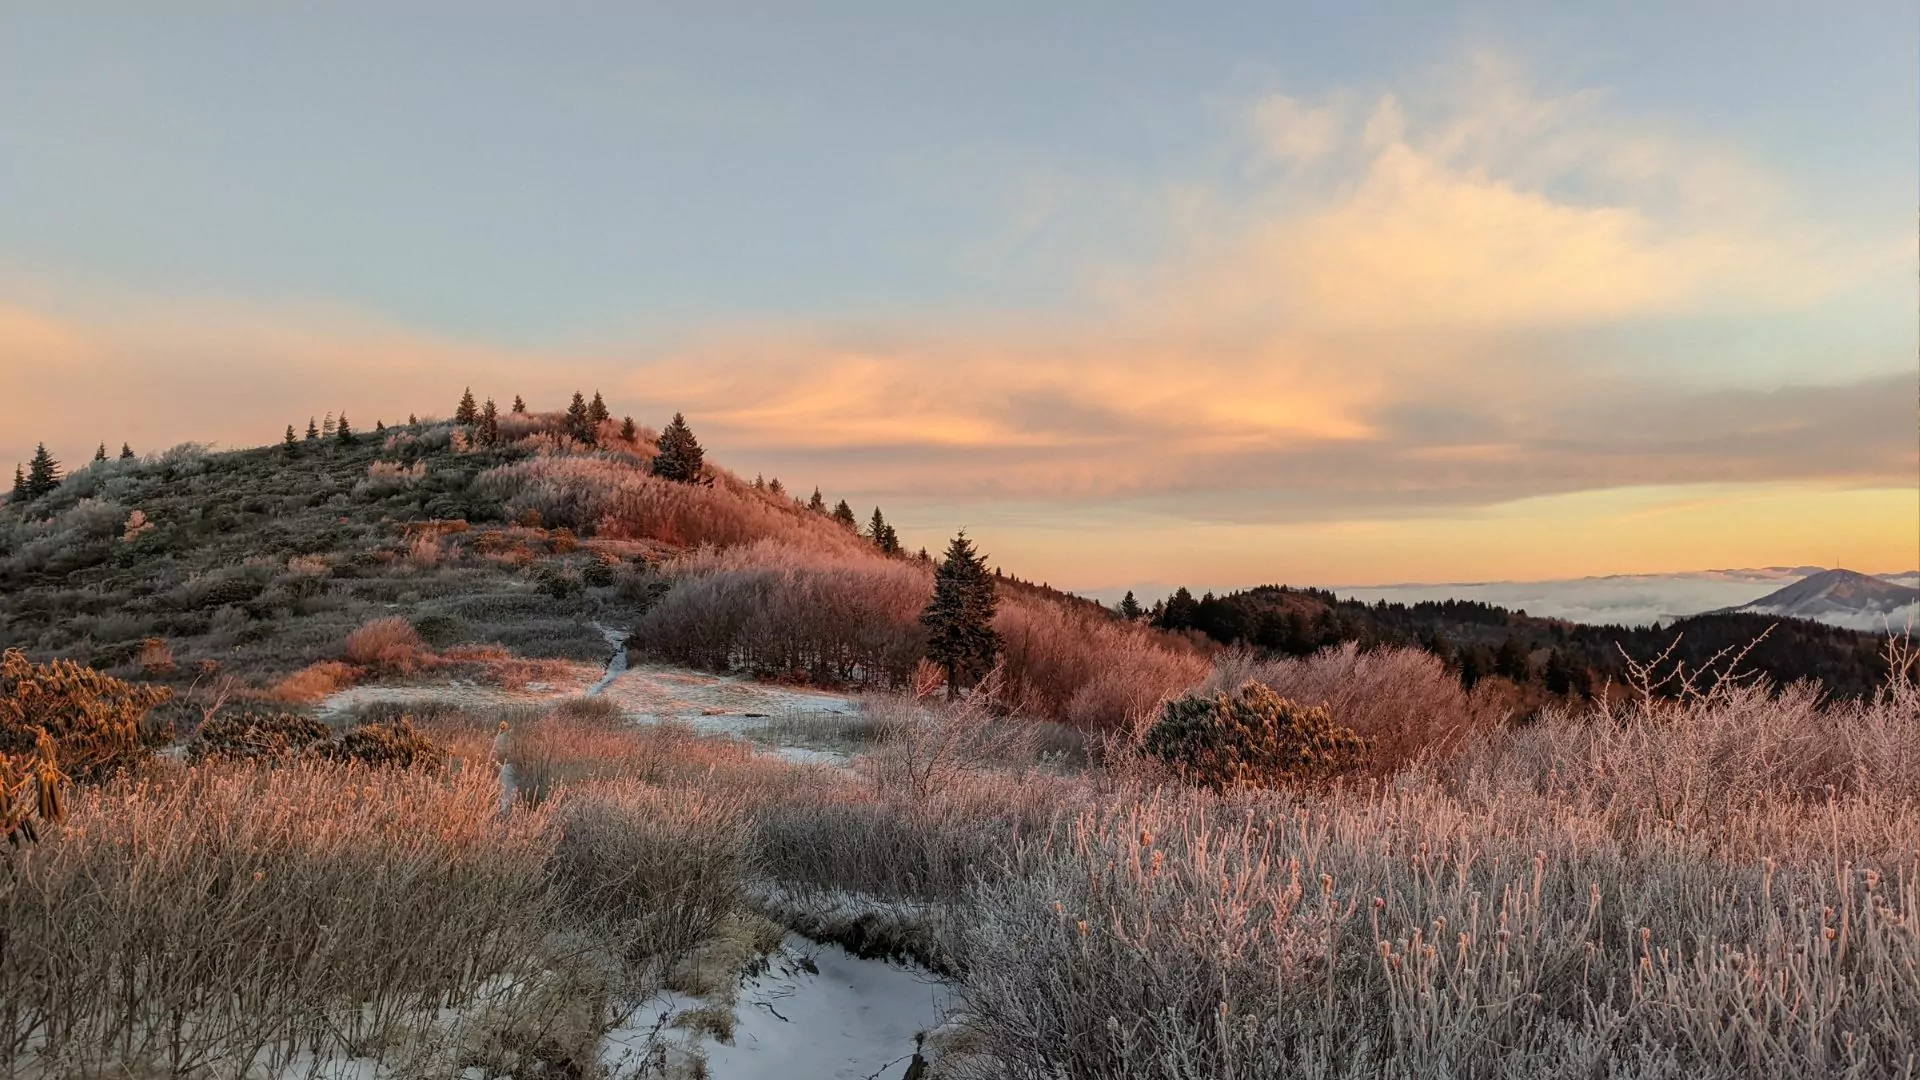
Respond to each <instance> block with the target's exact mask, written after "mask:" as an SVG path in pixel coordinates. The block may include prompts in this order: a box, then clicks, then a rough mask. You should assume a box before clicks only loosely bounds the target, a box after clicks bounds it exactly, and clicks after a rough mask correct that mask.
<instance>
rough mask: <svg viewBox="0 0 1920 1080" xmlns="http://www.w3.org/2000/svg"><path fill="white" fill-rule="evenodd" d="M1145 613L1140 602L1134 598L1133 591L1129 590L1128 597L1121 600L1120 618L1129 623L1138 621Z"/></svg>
mask: <svg viewBox="0 0 1920 1080" xmlns="http://www.w3.org/2000/svg"><path fill="white" fill-rule="evenodd" d="M1143 613H1144V609H1142V608H1141V607H1140V601H1138V600H1135V599H1134V598H1133V590H1132V589H1128V590H1127V595H1126V596H1124V597H1122V598H1121V600H1120V617H1121V618H1123V619H1125V620H1127V621H1128V622H1133V621H1134V620H1135V619H1138V618H1139V617H1140V616H1141V615H1142V614H1143Z"/></svg>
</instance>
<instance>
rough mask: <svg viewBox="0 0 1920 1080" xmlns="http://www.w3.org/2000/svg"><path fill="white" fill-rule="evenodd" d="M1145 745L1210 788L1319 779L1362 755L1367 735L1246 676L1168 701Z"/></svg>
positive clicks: (1347, 766) (1352, 763)
mask: <svg viewBox="0 0 1920 1080" xmlns="http://www.w3.org/2000/svg"><path fill="white" fill-rule="evenodd" d="M1144 749H1145V750H1146V752H1147V753H1148V754H1150V755H1151V756H1153V757H1155V758H1158V759H1160V760H1161V761H1164V762H1166V763H1167V764H1169V765H1172V766H1174V767H1175V768H1176V769H1178V770H1179V771H1180V773H1181V775H1182V776H1183V777H1185V778H1186V779H1187V780H1188V781H1190V782H1192V783H1195V784H1199V785H1201V786H1203V787H1208V788H1212V789H1214V790H1215V791H1224V790H1228V789H1231V788H1248V787H1253V788H1265V787H1275V786H1279V785H1282V784H1287V783H1295V782H1312V781H1317V780H1325V779H1328V778H1330V777H1333V776H1336V775H1338V774H1340V773H1342V772H1345V771H1347V770H1348V769H1351V768H1353V767H1355V766H1357V765H1358V764H1360V762H1361V761H1362V760H1363V759H1364V757H1365V756H1366V750H1367V741H1366V740H1365V739H1363V738H1361V737H1360V736H1359V735H1356V734H1354V732H1353V731H1352V730H1351V729H1349V728H1344V727H1341V726H1340V725H1338V724H1335V723H1334V722H1333V718H1332V717H1331V716H1330V715H1328V713H1327V710H1325V709H1322V708H1318V707H1307V706H1302V705H1299V704H1296V703H1294V702H1292V701H1289V700H1287V699H1286V698H1283V697H1281V696H1280V695H1278V694H1276V693H1274V692H1273V691H1272V690H1269V689H1267V688H1266V687H1265V686H1262V685H1261V684H1259V683H1255V682H1249V683H1247V684H1246V685H1244V686H1242V687H1241V688H1240V690H1239V692H1238V693H1236V694H1226V693H1221V694H1216V695H1214V696H1212V697H1203V696H1197V695H1192V694H1189V695H1187V696H1185V697H1182V698H1178V699H1176V700H1174V701H1169V702H1168V703H1167V704H1166V707H1165V709H1164V710H1163V711H1162V713H1161V716H1160V720H1159V722H1157V723H1156V724H1154V726H1153V727H1152V728H1151V729H1150V730H1149V731H1148V732H1147V737H1146V742H1145V746H1144Z"/></svg>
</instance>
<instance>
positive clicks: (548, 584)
mask: <svg viewBox="0 0 1920 1080" xmlns="http://www.w3.org/2000/svg"><path fill="white" fill-rule="evenodd" d="M534 580H536V581H538V582H539V583H540V587H541V588H542V589H545V590H546V591H547V595H548V596H551V597H553V598H554V599H555V600H565V599H567V598H569V597H574V596H579V595H580V593H581V590H582V589H583V588H584V584H583V583H582V581H581V579H580V577H579V575H577V574H574V573H572V572H571V571H568V570H567V569H566V568H564V567H556V566H544V565H543V566H541V567H540V568H539V569H537V570H535V571H534Z"/></svg>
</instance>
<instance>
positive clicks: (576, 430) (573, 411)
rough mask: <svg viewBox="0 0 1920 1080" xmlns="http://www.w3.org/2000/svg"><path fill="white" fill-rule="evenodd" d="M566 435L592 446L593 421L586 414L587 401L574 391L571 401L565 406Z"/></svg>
mask: <svg viewBox="0 0 1920 1080" xmlns="http://www.w3.org/2000/svg"><path fill="white" fill-rule="evenodd" d="M566 426H567V434H568V435H571V436H573V437H574V438H576V439H579V440H580V441H581V442H583V443H586V444H587V445H589V446H591V445H593V421H592V420H591V419H590V418H589V416H588V413H587V399H586V398H585V397H584V396H583V395H582V394H581V393H580V391H578V390H575V391H574V392H573V400H572V401H571V402H569V403H568V404H567V418H566Z"/></svg>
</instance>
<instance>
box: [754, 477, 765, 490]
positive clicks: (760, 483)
mask: <svg viewBox="0 0 1920 1080" xmlns="http://www.w3.org/2000/svg"><path fill="white" fill-rule="evenodd" d="M753 490H755V491H765V490H767V478H766V476H765V475H763V474H761V473H754V474H753Z"/></svg>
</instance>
